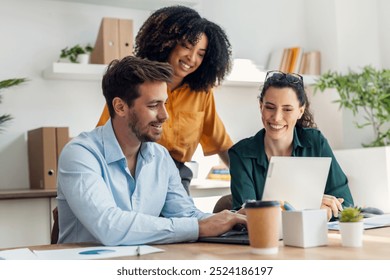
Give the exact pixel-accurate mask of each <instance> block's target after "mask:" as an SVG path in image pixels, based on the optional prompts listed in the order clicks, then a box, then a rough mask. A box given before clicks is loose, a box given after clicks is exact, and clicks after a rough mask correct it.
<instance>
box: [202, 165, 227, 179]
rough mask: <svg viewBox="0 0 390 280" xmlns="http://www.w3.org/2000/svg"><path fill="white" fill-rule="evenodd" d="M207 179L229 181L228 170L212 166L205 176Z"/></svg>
mask: <svg viewBox="0 0 390 280" xmlns="http://www.w3.org/2000/svg"><path fill="white" fill-rule="evenodd" d="M207 179H211V180H226V181H230V171H229V168H226V167H220V166H214V167H212V168H211V170H210V172H209V174H208V175H207Z"/></svg>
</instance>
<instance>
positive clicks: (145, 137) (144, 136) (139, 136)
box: [128, 111, 160, 142]
mask: <svg viewBox="0 0 390 280" xmlns="http://www.w3.org/2000/svg"><path fill="white" fill-rule="evenodd" d="M131 119H132V121H131V122H129V124H128V127H129V128H130V129H131V131H132V132H133V133H134V134H135V136H136V137H137V139H138V140H139V141H140V142H156V141H157V140H158V139H159V138H160V137H158V138H156V137H151V136H150V135H148V134H147V133H142V132H141V131H140V129H139V126H138V124H139V118H138V116H137V114H136V113H135V112H134V111H133V112H132V113H131Z"/></svg>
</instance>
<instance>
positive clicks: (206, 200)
mask: <svg viewBox="0 0 390 280" xmlns="http://www.w3.org/2000/svg"><path fill="white" fill-rule="evenodd" d="M226 194H230V181H225V180H208V179H192V181H191V185H190V195H191V197H192V198H193V199H194V203H195V205H196V207H198V208H199V209H200V210H202V211H203V212H209V213H211V212H212V211H213V209H214V205H215V203H216V202H217V201H218V199H219V198H220V197H221V196H223V195H226Z"/></svg>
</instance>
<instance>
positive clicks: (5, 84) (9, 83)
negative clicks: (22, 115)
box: [0, 78, 28, 132]
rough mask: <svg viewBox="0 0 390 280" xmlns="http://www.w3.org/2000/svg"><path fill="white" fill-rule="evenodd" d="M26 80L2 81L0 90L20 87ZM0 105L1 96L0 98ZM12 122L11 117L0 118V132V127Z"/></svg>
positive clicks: (0, 129)
mask: <svg viewBox="0 0 390 280" xmlns="http://www.w3.org/2000/svg"><path fill="white" fill-rule="evenodd" d="M27 81H28V80H27V79H26V78H16V79H8V80H2V81H0V90H1V89H5V88H9V87H13V86H17V85H20V84H22V83H24V82H27ZM0 103H1V96H0ZM10 120H12V116H11V115H9V114H4V115H1V116H0V132H1V131H3V128H2V126H3V125H4V124H5V123H6V122H8V121H10Z"/></svg>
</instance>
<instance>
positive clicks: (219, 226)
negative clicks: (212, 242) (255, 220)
mask: <svg viewBox="0 0 390 280" xmlns="http://www.w3.org/2000/svg"><path fill="white" fill-rule="evenodd" d="M236 224H244V225H246V216H245V215H242V214H239V213H237V212H236V213H233V212H231V211H229V210H223V211H221V212H219V213H216V214H214V215H212V216H210V217H207V218H206V219H203V220H200V221H199V237H208V236H219V235H221V234H224V233H225V232H227V231H229V230H231V229H232V228H233V226H234V225H236Z"/></svg>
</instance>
